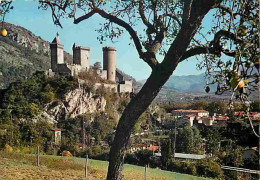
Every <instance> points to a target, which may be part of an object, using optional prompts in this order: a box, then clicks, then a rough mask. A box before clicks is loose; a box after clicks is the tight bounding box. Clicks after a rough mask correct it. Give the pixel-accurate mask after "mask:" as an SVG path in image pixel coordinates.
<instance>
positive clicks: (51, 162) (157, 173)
mask: <svg viewBox="0 0 260 180" xmlns="http://www.w3.org/2000/svg"><path fill="white" fill-rule="evenodd" d="M0 161H1V163H0V179H13V178H15V179H20V178H19V177H23V178H21V179H84V166H85V159H84V158H75V157H61V156H48V155H41V157H40V167H37V166H36V155H32V154H31V155H30V154H20V153H14V152H3V151H0ZM107 167H108V162H107V161H98V160H92V159H89V160H88V175H89V177H88V179H105V178H106V173H107ZM1 174H2V176H3V177H4V178H1ZM32 177H33V178H32ZM124 179H126V180H134V179H135V180H140V179H144V167H141V166H134V165H129V164H125V165H124ZM147 179H152V180H173V179H177V180H200V179H206V178H200V177H195V176H190V175H186V174H180V173H173V172H169V171H163V170H160V169H152V168H148V169H147Z"/></svg>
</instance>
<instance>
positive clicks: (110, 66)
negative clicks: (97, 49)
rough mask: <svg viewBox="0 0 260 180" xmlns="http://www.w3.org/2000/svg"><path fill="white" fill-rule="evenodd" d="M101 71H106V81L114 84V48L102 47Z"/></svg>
mask: <svg viewBox="0 0 260 180" xmlns="http://www.w3.org/2000/svg"><path fill="white" fill-rule="evenodd" d="M103 70H104V71H107V80H110V81H112V82H116V48H114V47H103Z"/></svg>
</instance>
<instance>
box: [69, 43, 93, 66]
mask: <svg viewBox="0 0 260 180" xmlns="http://www.w3.org/2000/svg"><path fill="white" fill-rule="evenodd" d="M72 50H73V64H78V65H80V66H81V67H82V68H83V69H89V68H90V66H89V62H90V48H88V47H83V46H77V45H76V44H75V43H74V44H73V47H72Z"/></svg>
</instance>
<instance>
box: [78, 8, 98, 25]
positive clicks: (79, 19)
mask: <svg viewBox="0 0 260 180" xmlns="http://www.w3.org/2000/svg"><path fill="white" fill-rule="evenodd" d="M95 13H96V11H94V10H92V11H90V12H89V13H87V14H85V15H83V16H80V17H79V18H76V19H75V20H74V24H78V23H80V22H81V21H84V20H86V19H88V18H90V17H91V16H93V15H94V14H95Z"/></svg>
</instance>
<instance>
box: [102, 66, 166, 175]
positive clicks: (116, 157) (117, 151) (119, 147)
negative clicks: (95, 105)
mask: <svg viewBox="0 0 260 180" xmlns="http://www.w3.org/2000/svg"><path fill="white" fill-rule="evenodd" d="M170 75H171V74H168V73H166V74H163V73H162V71H161V70H160V69H157V70H155V71H153V72H152V74H151V76H150V77H149V78H148V80H147V82H146V83H145V85H144V86H143V88H142V89H141V91H140V92H139V93H138V94H137V96H136V97H134V98H133V99H132V100H131V102H130V103H129V104H128V106H127V107H126V109H125V110H124V112H123V114H122V116H121V118H120V121H119V123H118V126H117V130H116V135H115V139H114V142H113V145H112V147H111V150H110V154H109V168H108V175H107V179H108V180H121V179H122V178H123V177H122V170H123V163H124V152H125V150H126V148H127V144H128V142H129V138H130V135H131V132H132V130H133V128H134V125H135V124H136V122H137V121H138V118H139V117H140V116H141V115H142V113H143V112H144V111H145V110H146V109H147V108H148V106H149V105H150V104H151V102H152V101H153V100H154V98H155V97H156V96H157V94H158V92H159V91H160V89H161V87H162V86H163V85H164V83H165V82H166V81H167V80H168V79H169V77H170Z"/></svg>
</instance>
